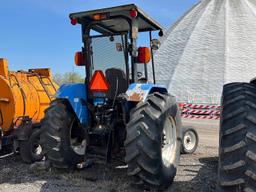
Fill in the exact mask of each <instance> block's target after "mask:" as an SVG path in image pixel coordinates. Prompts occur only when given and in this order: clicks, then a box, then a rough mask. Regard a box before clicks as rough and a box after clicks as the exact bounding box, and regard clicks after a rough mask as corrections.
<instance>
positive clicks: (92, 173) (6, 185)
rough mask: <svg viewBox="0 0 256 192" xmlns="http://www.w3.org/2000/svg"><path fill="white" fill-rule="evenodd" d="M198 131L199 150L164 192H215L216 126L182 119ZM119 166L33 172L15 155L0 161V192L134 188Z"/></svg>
mask: <svg viewBox="0 0 256 192" xmlns="http://www.w3.org/2000/svg"><path fill="white" fill-rule="evenodd" d="M184 125H193V126H194V127H196V129H197V130H198V132H199V138H200V142H199V147H198V149H197V151H196V152H195V153H194V154H192V155H182V156H181V161H180V166H179V168H178V172H177V175H176V177H175V180H174V183H173V185H172V186H171V187H170V188H169V189H168V190H166V191H167V192H174V191H175V192H179V191H180V192H192V191H193V192H194V191H198V192H199V191H202V192H204V191H207V192H210V191H215V185H216V175H217V164H218V162H217V155H218V123H217V121H214V120H211V121H210V120H208V121H207V120H201V121H200V122H198V121H191V120H184ZM118 164H120V163H118V162H115V163H114V165H112V166H111V167H110V166H105V164H103V163H101V162H97V163H96V164H95V165H93V166H92V167H91V168H87V169H85V170H82V171H70V172H65V171H60V170H56V169H51V170H49V171H45V170H38V169H36V170H35V169H33V168H31V167H30V166H29V165H26V164H23V163H22V162H21V159H20V157H19V156H18V155H12V156H9V157H5V158H1V159H0V170H1V171H0V191H1V192H20V191H23V192H64V191H72V192H78V191H86V192H95V191H97V192H119V191H121V192H124V191H129V192H130V191H134V192H138V191H140V190H138V189H136V188H134V187H133V186H132V185H131V183H132V180H131V179H130V178H129V177H127V176H126V169H125V168H123V167H119V168H116V166H117V165H118Z"/></svg>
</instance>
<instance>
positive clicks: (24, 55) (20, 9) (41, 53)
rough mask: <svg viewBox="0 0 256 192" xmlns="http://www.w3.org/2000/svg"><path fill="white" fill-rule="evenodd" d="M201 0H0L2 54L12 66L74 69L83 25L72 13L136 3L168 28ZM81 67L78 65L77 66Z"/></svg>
mask: <svg viewBox="0 0 256 192" xmlns="http://www.w3.org/2000/svg"><path fill="white" fill-rule="evenodd" d="M197 2H198V0H158V1H156V0H134V1H129V0H9V1H1V2H0V8H1V11H0V57H4V58H7V59H8V60H9V68H10V70H19V69H23V70H25V69H28V68H36V67H50V68H52V70H53V72H54V73H64V72H68V71H72V70H73V66H74V62H73V57H74V53H75V52H76V51H77V50H80V49H81V46H82V43H81V32H80V26H79V25H77V26H72V25H71V24H70V20H69V18H68V15H69V13H71V12H77V11H85V10H90V9H97V8H104V7H111V6H117V5H122V4H130V3H135V4H137V5H138V6H139V7H140V8H142V9H143V10H144V11H145V12H147V13H148V14H149V15H150V16H152V18H154V19H155V20H157V21H158V22H159V23H160V24H162V25H163V26H164V27H166V28H168V27H170V25H171V24H172V23H173V22H175V21H176V20H177V19H178V18H179V17H180V16H182V15H183V14H184V13H185V12H186V11H187V10H188V9H189V8H190V7H192V6H193V5H194V4H196V3H197ZM75 70H76V71H78V69H77V68H75Z"/></svg>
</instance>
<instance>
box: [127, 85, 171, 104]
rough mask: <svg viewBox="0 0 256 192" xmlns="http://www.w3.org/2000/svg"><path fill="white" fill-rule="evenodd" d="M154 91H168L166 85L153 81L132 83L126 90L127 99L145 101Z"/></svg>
mask: <svg viewBox="0 0 256 192" xmlns="http://www.w3.org/2000/svg"><path fill="white" fill-rule="evenodd" d="M153 92H159V93H167V88H166V87H165V86H164V85H159V84H153V83H146V84H141V83H132V84H131V85H130V86H129V87H128V89H127V91H126V97H127V98H126V99H127V101H133V102H140V101H145V100H146V99H147V97H148V95H149V94H150V93H153Z"/></svg>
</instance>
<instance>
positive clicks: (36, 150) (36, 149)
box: [32, 143, 43, 156]
mask: <svg viewBox="0 0 256 192" xmlns="http://www.w3.org/2000/svg"><path fill="white" fill-rule="evenodd" d="M42 152H43V148H42V146H41V145H39V144H38V143H35V144H34V146H33V148H32V153H33V154H35V155H36V156H40V155H41V154H42Z"/></svg>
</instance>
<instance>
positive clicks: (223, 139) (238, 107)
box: [218, 83, 256, 192]
mask: <svg viewBox="0 0 256 192" xmlns="http://www.w3.org/2000/svg"><path fill="white" fill-rule="evenodd" d="M255 98H256V86H255V85H253V84H249V83H231V84H227V85H225V86H224V88H223V93H222V107H223V108H222V113H221V122H220V143H219V168H218V191H226V192H231V191H248V192H249V191H256V100H255Z"/></svg>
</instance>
